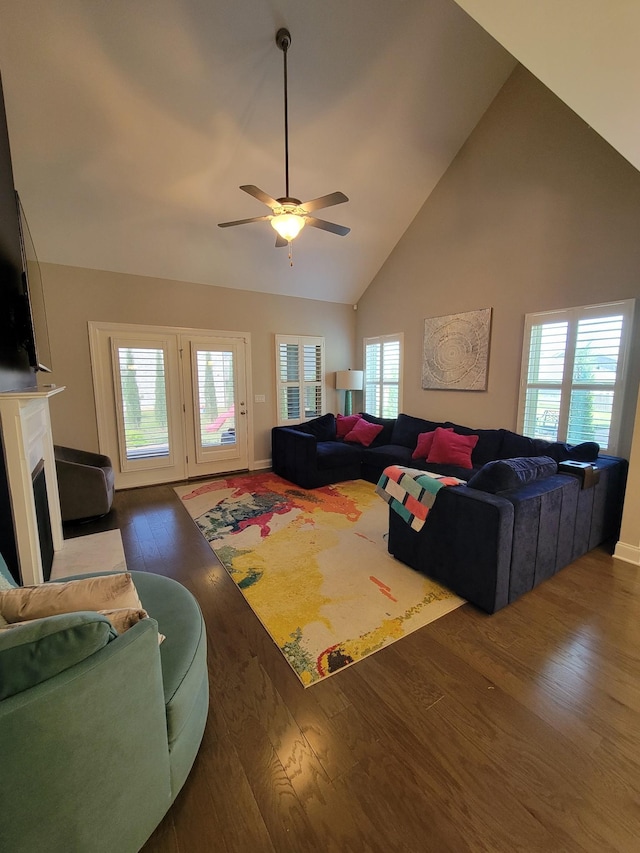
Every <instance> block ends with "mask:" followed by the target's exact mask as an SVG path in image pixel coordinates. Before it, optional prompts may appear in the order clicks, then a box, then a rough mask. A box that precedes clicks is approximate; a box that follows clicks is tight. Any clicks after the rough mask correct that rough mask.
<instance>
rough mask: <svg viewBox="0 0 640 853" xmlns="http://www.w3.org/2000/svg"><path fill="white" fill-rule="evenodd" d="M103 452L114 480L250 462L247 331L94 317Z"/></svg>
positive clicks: (129, 482)
mask: <svg viewBox="0 0 640 853" xmlns="http://www.w3.org/2000/svg"><path fill="white" fill-rule="evenodd" d="M89 337H90V342H91V354H92V369H93V376H94V388H95V397H96V412H97V416H98V436H99V442H100V449H101V451H102V452H103V453H106V454H107V455H108V456H110V457H111V459H112V462H113V463H114V468H115V470H116V486H117V487H119V488H123V487H129V486H140V485H150V484H153V483H163V482H171V481H174V480H183V479H187V478H190V477H199V476H204V475H209V474H219V473H226V472H229V471H240V470H246V469H247V467H248V462H249V459H248V420H249V411H248V407H247V405H246V404H247V402H248V398H247V392H248V388H247V385H248V377H247V364H248V363H249V357H248V355H249V354H248V349H249V338H248V335H242V334H237V335H236V334H230V333H218V332H206V331H199V330H198V331H192V330H186V329H174V328H165V327H162V328H157V327H156V328H149V327H146V328H142V327H136V326H128V325H123V324H112V323H90V324H89Z"/></svg>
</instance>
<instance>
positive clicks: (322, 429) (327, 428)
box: [296, 413, 337, 441]
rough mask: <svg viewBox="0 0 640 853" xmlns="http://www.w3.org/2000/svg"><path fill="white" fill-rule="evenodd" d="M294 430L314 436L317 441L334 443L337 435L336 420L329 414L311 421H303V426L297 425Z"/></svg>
mask: <svg viewBox="0 0 640 853" xmlns="http://www.w3.org/2000/svg"><path fill="white" fill-rule="evenodd" d="M296 429H299V430H301V432H308V433H309V435H314V436H315V437H316V439H317V440H318V441H335V438H336V435H337V432H336V419H335V416H334V415H332V414H331V413H329V414H326V415H321V416H320V417H319V418H314V419H313V420H312V421H305V422H304V423H303V424H299V425H298V426H297V427H296Z"/></svg>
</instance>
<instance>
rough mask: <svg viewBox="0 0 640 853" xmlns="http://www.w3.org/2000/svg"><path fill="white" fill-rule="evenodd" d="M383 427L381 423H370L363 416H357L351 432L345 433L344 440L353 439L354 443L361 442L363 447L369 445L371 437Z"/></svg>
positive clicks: (377, 433)
mask: <svg viewBox="0 0 640 853" xmlns="http://www.w3.org/2000/svg"><path fill="white" fill-rule="evenodd" d="M383 429H384V427H383V425H382V424H370V423H369V421H365V420H364V418H359V419H358V421H357V423H356V425H355V426H354V428H353V429H352V430H351V432H349V433H347V435H345V437H344V440H345V441H354V442H356V444H362V445H363V446H364V447H369V445H370V444H371V442H372V441H373V439H374V438H375V437H376V436H377V435H379V434H380V433H381V432H382V430H383Z"/></svg>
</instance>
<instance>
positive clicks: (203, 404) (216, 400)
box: [196, 350, 236, 447]
mask: <svg viewBox="0 0 640 853" xmlns="http://www.w3.org/2000/svg"><path fill="white" fill-rule="evenodd" d="M196 363H197V372H198V389H197V398H198V406H199V412H200V444H201V446H202V447H217V446H219V445H221V444H232V443H234V442H235V440H236V416H235V405H234V399H235V392H234V380H233V377H234V370H233V352H231V351H226V350H197V351H196Z"/></svg>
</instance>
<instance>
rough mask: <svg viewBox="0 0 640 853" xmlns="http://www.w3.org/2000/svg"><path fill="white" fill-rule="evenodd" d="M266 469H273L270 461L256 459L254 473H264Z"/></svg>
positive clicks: (252, 468) (253, 467) (252, 467)
mask: <svg viewBox="0 0 640 853" xmlns="http://www.w3.org/2000/svg"><path fill="white" fill-rule="evenodd" d="M265 468H271V460H270V459H254V460H253V465H252V466H251V470H252V471H264V469H265Z"/></svg>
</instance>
